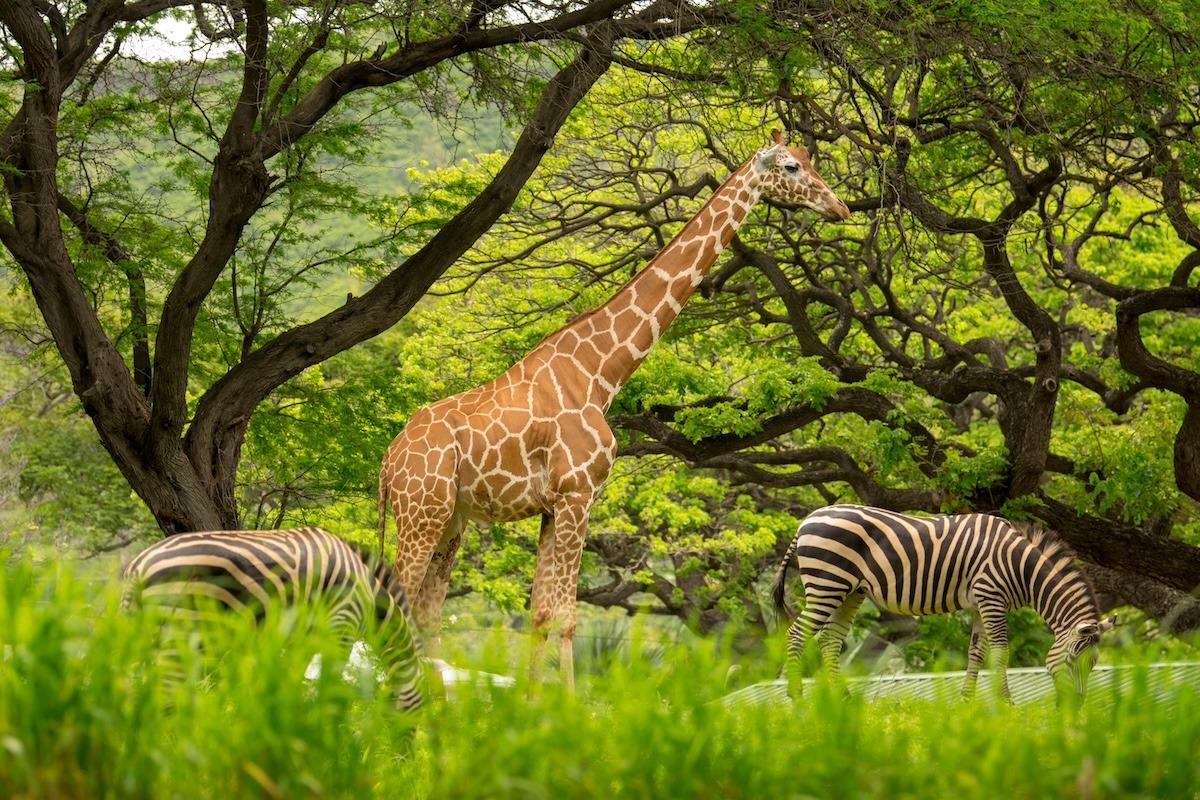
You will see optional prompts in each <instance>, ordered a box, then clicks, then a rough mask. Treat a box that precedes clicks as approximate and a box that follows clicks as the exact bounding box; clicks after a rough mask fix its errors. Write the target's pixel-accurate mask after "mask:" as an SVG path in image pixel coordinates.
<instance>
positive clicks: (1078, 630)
mask: <svg viewBox="0 0 1200 800" xmlns="http://www.w3.org/2000/svg"><path fill="white" fill-rule="evenodd" d="M1099 632H1100V626H1099V625H1096V624H1092V623H1084V624H1083V625H1076V626H1075V635H1076V636H1078V637H1079V638H1080V639H1086V638H1089V637H1091V636H1095V635H1096V634H1097V633H1099Z"/></svg>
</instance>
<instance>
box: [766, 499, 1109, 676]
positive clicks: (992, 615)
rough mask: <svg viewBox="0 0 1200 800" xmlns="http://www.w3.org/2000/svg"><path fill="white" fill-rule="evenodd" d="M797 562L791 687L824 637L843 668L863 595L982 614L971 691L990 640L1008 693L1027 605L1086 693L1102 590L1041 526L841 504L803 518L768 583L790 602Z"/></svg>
mask: <svg viewBox="0 0 1200 800" xmlns="http://www.w3.org/2000/svg"><path fill="white" fill-rule="evenodd" d="M793 559H794V560H795V562H796V564H797V565H798V566H799V570H800V579H801V582H802V583H803V586H804V594H805V606H804V609H803V611H801V613H800V614H799V615H798V616H797V617H796V619H795V621H794V622H793V623H792V625H791V627H790V628H789V630H788V669H787V673H788V683H789V690H791V691H795V690H797V689H798V688H799V670H800V656H801V654H802V653H803V651H804V649H805V647H806V646H807V644H808V641H809V639H810V638H815V639H816V641H817V644H818V647H819V649H820V652H821V655H822V657H823V660H824V661H825V664H826V665H827V667H828V668H829V669H831V670H834V671H836V670H837V666H838V654H839V653H840V651H841V646H842V642H843V640H844V639H845V637H846V635H847V633H849V631H850V624H851V622H852V621H853V619H854V615H855V613H856V612H857V611H858V608H859V606H860V605H861V604H862V602H863V600H865V599H866V598H868V597H869V598H871V600H872V601H873V602H874V603H875V604H876V605H878V606H879V607H881V608H884V609H887V610H889V611H893V612H896V613H900V614H909V615H916V616H923V615H926V614H941V613H945V612H950V611H960V610H973V611H975V612H976V614H975V620H974V624H973V627H972V634H971V645H970V648H969V650H968V654H967V676H966V680H965V682H964V685H963V693H964V694H966V695H972V694H974V691H975V685H976V682H977V680H978V675H979V669H980V666H981V665H982V663H983V658H984V652H985V647H987V648H990V649H991V651H992V652H993V654H994V655H995V657H996V662H997V670H998V673H999V680H1000V690H1001V693H1002V694H1003V696H1004V697H1008V696H1009V691H1008V682H1007V679H1006V677H1005V674H1004V670H1005V667H1006V666H1007V662H1008V630H1007V623H1006V616H1007V612H1008V611H1009V610H1010V609H1015V608H1020V607H1022V606H1026V605H1030V606H1033V608H1034V609H1035V610H1036V611H1037V612H1038V613H1039V614H1040V615H1041V616H1042V618H1043V619H1044V620H1045V621H1046V623H1047V624H1048V625H1049V626H1050V628H1051V630H1052V631H1053V632H1054V644H1053V645H1052V646H1051V648H1050V651H1049V653H1048V654H1047V657H1046V667H1047V668H1048V669H1049V670H1050V673H1051V675H1053V676H1055V677H1056V678H1057V677H1058V675H1059V674H1060V673H1062V672H1064V671H1065V672H1067V673H1068V674H1069V675H1070V677H1071V679H1072V681H1073V682H1074V686H1075V689H1076V691H1077V692H1078V693H1079V695H1080V696H1083V694H1084V691H1085V689H1086V684H1087V675H1088V673H1089V672H1090V671H1091V668H1092V666H1094V665H1095V662H1096V657H1097V652H1096V648H1095V645H1096V644H1097V642H1098V641H1099V639H1100V635H1101V633H1102V632H1103V631H1104V630H1107V628H1109V627H1111V626H1112V620H1111V619H1109V620H1105V621H1103V622H1101V620H1100V612H1099V608H1098V606H1097V603H1096V596H1095V592H1094V591H1093V590H1092V587H1091V584H1090V583H1089V582H1088V580H1087V578H1086V577H1085V576H1084V574H1083V573H1082V572H1081V571H1080V570H1079V568H1078V567H1076V566H1075V565H1074V563H1073V558H1072V555H1071V553H1070V551H1068V550H1067V549H1066V547H1065V546H1064V545H1062V543H1061V542H1060V541H1059V540H1058V539H1057V537H1055V536H1053V535H1052V534H1050V533H1048V532H1046V531H1044V530H1042V529H1041V528H1039V527H1037V526H1031V525H1023V524H1015V523H1012V522H1009V521H1008V520H1005V519H1002V518H1000V517H995V516H990V515H987V514H957V515H943V516H935V517H915V516H909V515H906V514H897V513H893V512H890V511H885V510H883V509H879V508H870V507H866V506H856V505H835V506H828V507H826V508H822V509H818V510H817V511H815V512H813V513H812V514H810V515H809V516H808V517H806V518H805V519H804V521H803V522H801V523H800V527H799V529H798V530H797V531H796V537H795V539H794V540H793V541H792V543H791V545H790V546H789V547H788V549H787V552H786V553H785V554H784V557H783V562H782V564H781V565H780V568H779V572H778V573H777V574H776V577H775V582H774V584H773V585H772V587H771V592H772V595H773V597H774V601H775V606H776V608H777V609H779V610H780V611H781V612H782V611H786V597H785V595H786V591H785V587H784V581H785V579H786V577H787V572H788V569H789V567H790V566H791V563H792V561H793Z"/></svg>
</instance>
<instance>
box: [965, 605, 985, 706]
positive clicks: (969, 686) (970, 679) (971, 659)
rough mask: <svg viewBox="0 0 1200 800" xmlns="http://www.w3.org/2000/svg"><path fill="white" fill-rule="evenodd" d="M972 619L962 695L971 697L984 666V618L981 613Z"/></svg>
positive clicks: (967, 697)
mask: <svg viewBox="0 0 1200 800" xmlns="http://www.w3.org/2000/svg"><path fill="white" fill-rule="evenodd" d="M973 617H974V618H973V619H972V620H971V646H970V647H968V648H967V676H966V678H964V679H963V687H962V696H963V697H964V698H966V699H968V700H969V699H971V698H973V697H974V696H975V687H976V686H978V684H979V668H980V667H981V666H983V649H984V637H983V620H982V619H981V618H980V616H979V614H978V613H976V614H974V615H973Z"/></svg>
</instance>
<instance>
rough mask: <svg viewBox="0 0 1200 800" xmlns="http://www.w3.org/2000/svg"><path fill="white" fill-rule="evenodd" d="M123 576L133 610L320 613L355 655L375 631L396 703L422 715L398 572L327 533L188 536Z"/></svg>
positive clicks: (148, 552)
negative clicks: (361, 639) (288, 609)
mask: <svg viewBox="0 0 1200 800" xmlns="http://www.w3.org/2000/svg"><path fill="white" fill-rule="evenodd" d="M123 576H124V577H125V578H126V579H128V581H129V583H128V586H127V588H126V590H125V593H124V595H123V597H122V600H121V605H122V608H125V609H129V608H131V607H132V606H135V605H137V606H142V607H155V608H158V609H159V610H161V611H163V612H165V613H166V614H167V615H169V616H172V617H181V618H184V619H191V620H204V619H212V618H213V617H214V615H215V616H217V617H223V616H227V614H228V611H229V610H232V611H234V612H239V613H242V614H245V615H247V616H253V618H254V622H255V623H256V624H257V623H258V622H261V621H262V620H263V619H264V618H266V616H267V615H268V614H269V613H271V612H272V611H274V610H278V609H279V608H281V607H298V608H304V609H308V610H319V611H320V612H321V613H323V614H327V615H328V617H327V618H328V621H329V625H330V628H331V629H332V630H334V631H335V632H337V633H339V634H340V635H341V636H342V637H343V639H344V641H345V642H346V644H347V648H348V649H349V646H350V645H351V644H352V643H353V642H354V640H355V639H356V638H358V636H359V635H361V634H366V635H367V638H368V640H369V641H371V642H372V646H373V647H375V652H376V657H377V662H378V664H379V667H380V669H381V670H382V672H383V674H384V682H383V683H384V686H385V687H387V689H388V690H389V691H390V692H392V693H393V696H395V698H396V704H397V707H399V708H400V709H402V710H404V711H415V710H416V709H418V708H419V707H420V706H421V705H422V704H423V703H424V701H425V695H426V688H425V675H424V671H423V667H422V665H421V663H420V661H419V659H418V649H419V647H420V642H419V640H418V638H417V634H416V627H415V626H414V625H413V623H412V621H411V617H410V613H409V609H408V601H407V599H406V598H405V596H404V590H403V589H401V588H400V583H399V581H397V580H396V577H395V573H394V572H393V571H392V569H391V567H390V566H388V565H386V564H384V563H383V562H381V561H379V560H378V559H376V558H374V557H372V556H370V555H369V554H367V553H365V552H364V551H362V550H359V549H358V548H357V547H355V546H354V545H351V544H350V543H348V542H346V541H344V540H342V539H340V538H338V537H337V536H334V535H333V534H332V533H329V532H328V531H324V530H321V529H320V528H298V529H294V530H282V531H213V532H208V533H181V534H177V535H174V536H170V537H168V538H167V539H165V540H163V541H161V542H158V543H156V544H154V545H151V546H150V547H148V548H147V549H145V550H143V551H142V552H141V553H139V554H138V555H137V556H135V557H134V558H133V560H132V561H130V562H129V563H128V564H127V565H126V566H125V569H124V572H123ZM214 608H215V609H216V612H215V613H214V612H213V611H209V610H208V609H214Z"/></svg>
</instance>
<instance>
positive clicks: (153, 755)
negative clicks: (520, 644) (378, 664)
mask: <svg viewBox="0 0 1200 800" xmlns="http://www.w3.org/2000/svg"><path fill="white" fill-rule="evenodd" d="M100 584H102V585H103V586H104V588H103V589H102V590H101V591H100V592H99V599H98V600H97V598H96V596H95V592H94V590H89V589H86V588H85V586H84V584H83V583H82V581H81V579H80V576H77V575H74V574H73V573H72V571H71V570H65V569H62V570H60V569H55V568H53V567H38V568H35V567H32V566H31V565H29V564H28V563H27V562H26V563H17V564H9V565H8V567H7V569H6V570H4V572H3V573H0V626H2V629H3V630H5V631H6V632H7V633H6V638H5V644H6V646H7V648H6V650H5V655H4V669H3V670H0V750H2V752H3V757H2V758H0V791H3V793H4V795H5V796H6V797H12V798H14V800H15V799H16V798H22V800H24V799H25V798H29V800H33V798H43V797H46V798H49V797H64V796H68V797H94V798H141V797H146V798H150V797H154V798H160V797H176V796H178V797H189V798H197V800H204V799H205V798H210V797H211V798H218V797H222V798H223V797H295V796H309V797H316V796H320V797H336V798H342V797H346V798H350V797H355V798H362V797H379V798H384V797H387V798H401V799H403V798H425V797H457V798H489V799H490V798H498V797H547V798H549V797H579V798H589V797H605V798H625V797H630V798H644V797H678V798H692V797H694V798H710V797H713V796H715V795H716V796H735V797H768V796H775V795H777V794H778V793H779V791H780V787H787V791H788V792H790V793H792V794H794V795H795V796H798V797H884V796H886V797H955V796H960V795H962V794H967V793H969V794H971V795H972V796H974V797H980V798H984V799H985V800H986V799H987V798H1010V797H1058V796H1076V795H1079V796H1087V797H1097V798H1110V797H1111V798H1119V797H1130V796H1147V797H1187V796H1190V795H1191V794H1192V793H1193V791H1194V787H1195V786H1196V783H1197V781H1200V769H1198V767H1197V760H1196V758H1195V755H1196V754H1195V743H1196V742H1197V741H1200V713H1198V712H1200V697H1198V696H1197V693H1196V690H1195V688H1194V687H1192V686H1188V685H1178V686H1175V687H1174V688H1172V689H1171V690H1170V691H1169V692H1168V696H1167V698H1166V701H1165V702H1160V701H1157V700H1155V699H1154V696H1153V695H1152V694H1151V693H1150V692H1149V686H1148V682H1147V680H1146V678H1145V676H1144V674H1143V673H1135V679H1134V680H1133V681H1132V682H1131V684H1129V685H1128V686H1126V687H1124V688H1121V689H1118V690H1114V691H1113V692H1111V693H1109V692H1101V691H1097V690H1095V689H1093V691H1092V692H1091V693H1089V701H1088V703H1087V704H1085V705H1084V706H1083V707H1082V708H1080V709H1079V710H1078V711H1075V712H1068V711H1065V710H1064V711H1058V710H1056V709H1055V708H1053V707H1052V706H1016V707H1010V706H1006V705H992V704H990V703H987V702H985V701H976V702H974V703H969V704H963V703H961V702H954V703H952V704H951V705H949V706H947V705H946V704H945V703H944V702H940V701H896V700H864V699H863V698H862V697H861V696H858V695H850V696H846V695H845V694H844V692H843V688H842V686H841V685H840V684H838V683H836V682H824V681H818V682H817V683H816V684H815V685H813V686H811V687H809V689H808V691H806V693H805V695H804V697H803V699H801V700H798V701H796V702H794V703H788V702H784V703H773V702H769V703H764V704H740V705H729V704H726V703H725V702H723V699H724V697H725V695H726V692H727V691H728V690H727V682H728V680H729V678H730V675H731V674H734V673H733V672H732V670H731V660H730V654H729V653H728V652H727V651H724V650H721V649H717V648H713V647H711V646H709V645H707V644H704V643H700V642H696V641H686V640H685V641H684V642H681V643H679V644H676V645H672V646H667V647H662V648H661V649H659V650H658V651H657V655H655V656H654V657H653V658H650V659H646V658H640V657H638V658H630V657H626V656H624V655H622V654H620V653H618V654H615V655H613V656H612V657H609V658H607V659H606V660H605V669H604V670H603V673H602V677H596V678H588V677H585V678H584V679H582V680H581V681H580V684H579V686H578V695H577V696H576V697H574V698H571V697H567V696H565V695H564V694H563V693H562V691H561V690H560V688H559V687H558V686H556V685H554V684H553V683H551V684H549V685H547V686H545V687H543V689H542V691H541V692H540V693H539V694H538V695H536V696H535V697H533V698H532V699H529V698H527V697H526V695H525V691H524V687H523V686H522V685H520V684H519V685H518V686H517V687H516V688H515V689H504V688H489V687H488V686H486V685H475V684H471V683H458V684H454V685H453V687H452V689H453V692H452V697H451V699H449V700H447V701H445V702H437V703H435V704H434V705H433V706H432V707H431V708H430V709H429V711H428V713H427V714H426V715H424V717H423V719H422V720H421V722H420V724H419V730H418V733H417V736H416V738H415V741H412V740H410V732H409V730H408V728H407V726H406V725H404V724H401V723H399V722H398V720H397V718H396V715H395V712H394V710H392V709H391V708H390V707H389V704H387V703H384V702H376V701H374V700H371V699H369V698H367V697H364V696H363V695H362V694H361V693H360V691H359V688H358V687H357V686H356V685H354V684H349V683H344V682H343V681H342V680H341V679H340V677H339V676H338V675H337V674H336V672H337V671H336V670H330V669H326V670H322V674H321V677H320V678H319V679H318V680H317V681H315V682H312V683H307V684H306V683H305V682H304V681H303V680H300V679H299V677H298V676H299V675H300V674H302V673H303V670H304V667H305V664H306V662H307V660H308V658H309V655H310V654H311V653H313V652H321V653H322V654H323V655H325V656H328V655H329V654H330V648H332V647H333V646H334V645H333V643H329V642H326V641H325V640H324V639H322V638H321V637H320V636H317V637H316V638H314V639H312V640H308V639H296V638H294V637H288V638H280V632H278V631H273V630H272V629H271V628H270V627H268V628H265V629H263V630H260V631H259V632H258V633H257V634H254V635H248V634H247V633H246V632H245V631H243V632H242V633H241V634H239V633H237V632H233V633H231V638H230V640H229V643H228V644H229V645H230V646H231V648H232V649H227V650H226V655H225V656H224V658H223V659H222V660H221V662H220V664H219V665H218V668H217V670H216V671H215V672H214V673H213V674H212V675H211V677H210V679H209V680H208V681H207V682H206V683H204V684H192V685H187V686H184V687H182V688H181V689H180V690H178V691H174V690H165V689H163V688H161V686H160V683H159V681H158V680H157V678H158V676H157V675H155V674H154V667H153V664H154V659H153V658H152V654H153V649H152V648H153V645H152V641H153V638H152V631H151V630H150V629H149V626H148V625H147V624H146V620H145V619H144V618H142V617H140V616H138V615H133V616H126V615H122V614H118V613H116V612H115V609H114V607H113V604H114V602H115V599H116V598H115V587H114V586H113V585H112V584H111V583H110V582H108V581H106V580H102V581H100ZM622 635H623V634H622ZM629 635H630V639H631V641H630V642H629V646H630V652H634V653H639V654H644V653H646V652H647V651H646V649H645V647H644V643H643V642H642V641H639V634H638V633H637V628H636V626H634V627H633V628H632V629H630V631H629ZM776 644H777V645H778V646H776V647H774V648H772V650H771V652H770V653H769V654H768V656H767V657H766V660H768V661H771V662H774V663H780V660H781V659H782V655H783V654H782V645H781V643H779V642H776ZM504 658H505V654H504V653H503V652H501V651H500V649H499V648H497V647H496V646H495V645H489V646H488V647H487V648H486V650H485V651H484V652H483V653H482V654H480V655H479V656H476V657H475V658H474V659H473V660H472V661H471V662H470V664H471V666H473V667H476V668H479V669H484V670H489V671H495V670H503V669H505V666H504V664H503V660H504ZM498 659H499V660H498ZM326 663H328V662H326ZM748 669H751V670H754V671H757V670H758V669H759V667H758V666H750V667H748ZM1139 675H1140V677H1138V676H1139ZM168 706H169V710H168ZM481 753H486V754H487V757H486V758H481V757H480V754H481Z"/></svg>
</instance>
